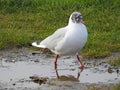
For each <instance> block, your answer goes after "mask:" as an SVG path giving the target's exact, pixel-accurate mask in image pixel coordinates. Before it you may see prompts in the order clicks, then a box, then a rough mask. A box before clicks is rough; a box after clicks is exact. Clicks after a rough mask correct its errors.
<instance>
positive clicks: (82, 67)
mask: <svg viewBox="0 0 120 90" xmlns="http://www.w3.org/2000/svg"><path fill="white" fill-rule="evenodd" d="M77 59H78V61H79V62H80V64H81V71H83V69H84V64H83V63H82V61H81V60H80V57H79V55H77Z"/></svg>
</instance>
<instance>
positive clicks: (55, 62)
mask: <svg viewBox="0 0 120 90" xmlns="http://www.w3.org/2000/svg"><path fill="white" fill-rule="evenodd" d="M58 57H59V55H56V59H55V61H54V68H55V69H57V60H58Z"/></svg>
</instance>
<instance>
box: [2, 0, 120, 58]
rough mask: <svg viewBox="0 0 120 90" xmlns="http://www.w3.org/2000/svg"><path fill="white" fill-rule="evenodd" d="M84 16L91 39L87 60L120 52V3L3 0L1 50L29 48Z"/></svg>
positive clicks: (85, 52)
mask: <svg viewBox="0 0 120 90" xmlns="http://www.w3.org/2000/svg"><path fill="white" fill-rule="evenodd" d="M73 11H79V12H81V13H82V14H83V17H84V20H85V24H86V27H87V29H88V33H89V37H88V41H87V44H86V46H85V47H84V49H83V50H82V54H83V55H84V56H86V57H87V56H90V57H95V58H98V57H105V56H108V55H110V54H111V53H112V52H119V51H120V0H115V1H114V0H1V1H0V49H5V48H10V47H22V46H25V47H27V46H29V45H30V44H31V43H32V42H33V41H35V40H42V39H44V38H45V37H47V36H49V35H50V34H52V33H53V32H54V31H55V30H56V29H58V28H61V27H63V26H65V25H67V23H68V18H69V16H70V14H71V13H72V12H73Z"/></svg>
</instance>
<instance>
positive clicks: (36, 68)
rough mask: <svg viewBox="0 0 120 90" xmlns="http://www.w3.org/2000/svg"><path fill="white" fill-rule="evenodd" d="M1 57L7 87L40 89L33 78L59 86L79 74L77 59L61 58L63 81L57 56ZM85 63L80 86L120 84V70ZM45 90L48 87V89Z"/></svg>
mask: <svg viewBox="0 0 120 90" xmlns="http://www.w3.org/2000/svg"><path fill="white" fill-rule="evenodd" d="M25 54H27V55H25ZM2 55H3V54H2ZM0 58H1V62H0V82H1V83H4V84H6V85H7V87H27V88H29V87H30V88H31V87H32V88H34V87H39V84H37V83H34V82H33V81H32V80H31V79H30V76H38V77H47V78H49V84H50V83H51V82H52V84H56V82H57V81H60V82H62V81H71V82H73V81H74V80H76V78H77V74H78V72H79V64H78V61H77V60H76V57H60V58H59V60H58V70H57V71H58V73H59V76H60V79H57V78H56V72H55V70H54V57H49V58H48V57H46V56H44V55H42V54H40V55H39V54H37V55H32V53H31V52H29V53H9V54H8V53H7V55H3V56H1V57H0ZM83 62H84V64H85V69H84V70H83V71H82V72H81V74H80V77H79V81H77V80H76V82H77V83H81V84H100V83H102V84H112V83H118V82H120V76H119V72H118V71H119V70H120V68H119V67H117V66H112V65H110V64H109V63H107V62H105V61H103V60H99V59H98V60H83ZM66 78H67V79H66ZM71 78H72V79H71ZM73 79H74V80H73ZM72 80H73V81H72ZM60 82H59V83H60ZM47 85H48V83H47ZM42 87H44V88H46V87H45V86H42Z"/></svg>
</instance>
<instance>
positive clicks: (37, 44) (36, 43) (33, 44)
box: [32, 42, 46, 48]
mask: <svg viewBox="0 0 120 90" xmlns="http://www.w3.org/2000/svg"><path fill="white" fill-rule="evenodd" d="M32 46H35V47H39V48H46V46H45V45H40V43H38V42H33V43H32Z"/></svg>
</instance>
